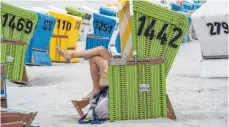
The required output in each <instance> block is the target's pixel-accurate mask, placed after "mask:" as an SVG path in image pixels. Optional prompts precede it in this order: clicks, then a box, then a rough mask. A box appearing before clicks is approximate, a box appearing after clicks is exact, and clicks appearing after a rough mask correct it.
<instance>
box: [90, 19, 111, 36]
mask: <svg viewBox="0 0 229 127" xmlns="http://www.w3.org/2000/svg"><path fill="white" fill-rule="evenodd" d="M94 23H95V29H98V30H99V31H104V32H108V33H111V31H112V29H113V26H112V25H108V24H106V23H104V22H102V21H95V22H94Z"/></svg>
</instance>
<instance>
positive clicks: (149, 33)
mask: <svg viewBox="0 0 229 127" xmlns="http://www.w3.org/2000/svg"><path fill="white" fill-rule="evenodd" d="M138 21H140V26H139V28H138V32H137V35H138V36H141V35H142V34H143V33H144V36H145V37H147V38H149V40H150V41H151V40H153V39H154V38H155V37H156V39H158V40H160V41H161V45H165V44H167V43H168V45H169V46H170V47H172V48H177V47H178V45H175V44H174V43H175V42H176V41H177V40H178V39H179V38H180V37H181V36H182V34H183V31H182V30H181V29H180V28H179V27H174V28H173V32H174V33H177V34H176V35H175V36H174V37H173V38H172V39H171V40H169V41H168V39H167V33H166V29H167V28H168V26H169V24H164V25H163V26H162V27H161V30H160V31H159V33H158V34H157V35H156V34H155V30H154V27H155V25H156V24H157V20H156V19H152V20H151V23H150V24H149V25H148V26H147V28H146V29H145V31H144V27H145V26H146V25H145V22H146V16H144V15H143V16H142V17H140V18H139V19H138Z"/></svg>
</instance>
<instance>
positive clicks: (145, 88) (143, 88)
mask: <svg viewBox="0 0 229 127" xmlns="http://www.w3.org/2000/svg"><path fill="white" fill-rule="evenodd" d="M149 90H150V84H140V85H139V91H140V92H149Z"/></svg>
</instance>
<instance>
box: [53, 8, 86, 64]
mask: <svg viewBox="0 0 229 127" xmlns="http://www.w3.org/2000/svg"><path fill="white" fill-rule="evenodd" d="M49 14H50V15H51V16H53V17H55V18H56V25H55V28H54V31H53V37H52V38H51V42H50V48H49V49H50V52H49V53H50V58H51V61H55V62H66V60H65V59H64V58H63V57H62V56H60V55H59V54H58V53H57V52H56V46H58V45H59V46H60V47H61V48H62V49H64V50H75V49H76V43H77V42H76V40H77V39H78V37H79V32H80V30H81V26H82V19H81V18H80V17H75V16H72V15H68V14H63V13H59V12H55V11H49ZM71 61H73V62H76V61H78V59H72V60H71Z"/></svg>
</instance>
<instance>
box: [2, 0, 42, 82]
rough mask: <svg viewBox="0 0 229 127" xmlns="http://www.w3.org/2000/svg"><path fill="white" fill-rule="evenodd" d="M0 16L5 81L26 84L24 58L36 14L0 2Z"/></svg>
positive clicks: (35, 22) (33, 28) (34, 25)
mask: <svg viewBox="0 0 229 127" xmlns="http://www.w3.org/2000/svg"><path fill="white" fill-rule="evenodd" d="M1 15H2V17H1V22H2V23H1V63H3V64H4V67H5V72H6V79H8V80H10V81H13V82H17V83H27V82H28V81H27V75H26V71H25V67H24V58H25V52H26V49H27V44H28V43H29V42H30V40H31V38H32V36H33V33H34V30H35V27H36V24H37V20H38V17H37V14H36V13H34V12H32V11H29V10H25V9H22V8H19V7H16V6H12V5H9V4H6V3H4V2H1Z"/></svg>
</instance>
